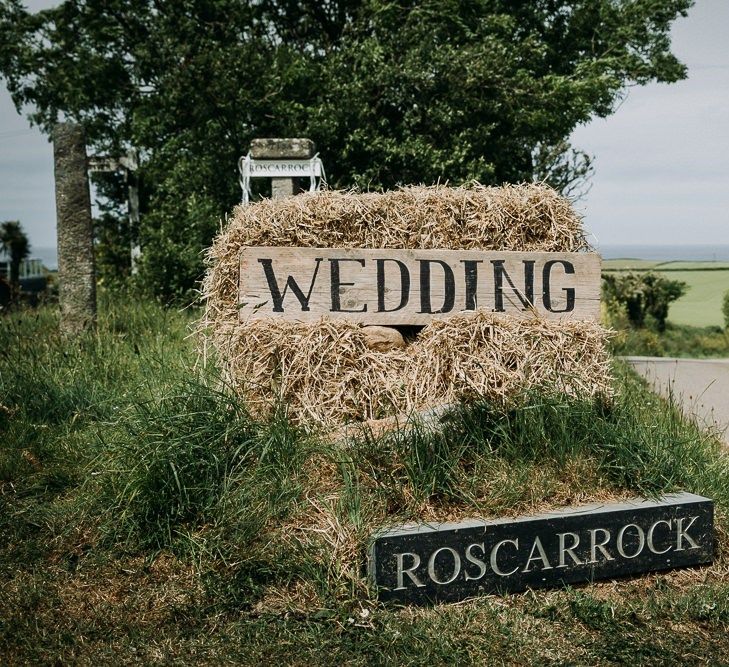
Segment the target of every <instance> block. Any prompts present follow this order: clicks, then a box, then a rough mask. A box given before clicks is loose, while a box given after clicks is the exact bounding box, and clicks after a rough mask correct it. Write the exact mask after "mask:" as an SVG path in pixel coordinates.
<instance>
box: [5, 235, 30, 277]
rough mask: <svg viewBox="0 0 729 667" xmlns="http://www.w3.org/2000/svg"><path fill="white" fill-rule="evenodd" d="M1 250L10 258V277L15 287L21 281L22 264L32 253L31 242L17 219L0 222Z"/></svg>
mask: <svg viewBox="0 0 729 667" xmlns="http://www.w3.org/2000/svg"><path fill="white" fill-rule="evenodd" d="M0 250H2V251H3V252H4V253H6V254H7V256H8V258H9V260H10V271H9V276H8V277H9V279H10V284H11V286H13V287H14V288H15V289H17V288H18V284H19V282H20V264H21V262H22V261H23V260H24V259H25V258H26V257H27V256H28V255H29V254H30V242H29V241H28V237H27V235H26V234H25V232H24V231H23V228H22V227H21V226H20V223H19V222H18V221H17V220H6V221H5V222H3V223H0Z"/></svg>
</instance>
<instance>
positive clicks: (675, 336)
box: [610, 322, 729, 359]
mask: <svg viewBox="0 0 729 667" xmlns="http://www.w3.org/2000/svg"><path fill="white" fill-rule="evenodd" d="M613 327H614V328H617V330H616V333H615V335H614V336H613V338H612V339H611V341H610V346H611V348H612V350H613V352H614V353H615V354H616V355H619V356H631V355H636V356H646V357H681V358H686V359H703V358H712V357H713V358H722V359H723V358H728V357H729V330H726V329H720V328H719V327H691V326H687V325H681V324H673V323H672V322H669V323H668V325H667V326H666V330H665V331H663V332H661V333H659V332H657V331H654V330H653V329H650V328H647V327H646V328H643V329H633V328H630V327H629V326H628V325H627V324H625V323H623V326H622V327H615V325H613Z"/></svg>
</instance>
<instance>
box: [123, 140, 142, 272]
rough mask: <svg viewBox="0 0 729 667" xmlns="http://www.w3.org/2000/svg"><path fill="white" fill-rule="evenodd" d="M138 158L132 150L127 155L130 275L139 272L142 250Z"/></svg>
mask: <svg viewBox="0 0 729 667" xmlns="http://www.w3.org/2000/svg"><path fill="white" fill-rule="evenodd" d="M138 167H139V157H138V153H137V151H136V150H134V149H132V150H130V151H129V152H128V153H127V166H126V169H125V172H126V181H127V188H128V190H127V209H128V212H129V235H130V236H131V239H132V247H131V253H132V275H133V276H135V275H137V273H138V272H139V258H140V257H141V255H142V249H141V247H140V245H139V183H138V180H137V168H138Z"/></svg>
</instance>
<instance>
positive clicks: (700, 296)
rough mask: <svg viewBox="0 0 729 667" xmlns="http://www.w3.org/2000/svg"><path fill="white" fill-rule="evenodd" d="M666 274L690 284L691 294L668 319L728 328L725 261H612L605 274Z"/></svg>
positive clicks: (728, 276)
mask: <svg viewBox="0 0 729 667" xmlns="http://www.w3.org/2000/svg"><path fill="white" fill-rule="evenodd" d="M648 270H653V271H657V272H658V273H663V274H665V275H666V277H667V278H671V279H672V280H681V281H683V282H685V283H686V284H687V285H688V292H687V293H686V294H685V295H684V296H683V297H681V298H680V299H679V300H678V301H676V302H675V303H673V304H672V305H671V309H670V311H669V315H668V319H669V321H670V322H673V323H674V324H685V325H690V326H695V327H708V326H719V327H721V326H724V318H723V315H722V312H721V306H722V299H723V297H724V293H725V292H726V291H727V290H729V264H727V263H725V262H656V261H653V260H643V259H609V260H605V261H604V262H603V271H648Z"/></svg>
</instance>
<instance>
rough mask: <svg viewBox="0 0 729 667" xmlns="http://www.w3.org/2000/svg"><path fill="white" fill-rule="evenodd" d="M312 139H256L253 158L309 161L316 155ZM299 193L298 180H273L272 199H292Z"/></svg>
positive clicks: (252, 146)
mask: <svg viewBox="0 0 729 667" xmlns="http://www.w3.org/2000/svg"><path fill="white" fill-rule="evenodd" d="M315 152H316V151H315V147H314V142H313V141H312V140H311V139H254V140H253V141H251V157H252V158H253V159H254V160H309V159H311V158H313V157H314V155H315ZM297 192H298V188H297V184H296V179H294V178H272V179H271V199H283V198H284V197H291V196H292V195H295V194H296V193H297Z"/></svg>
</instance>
